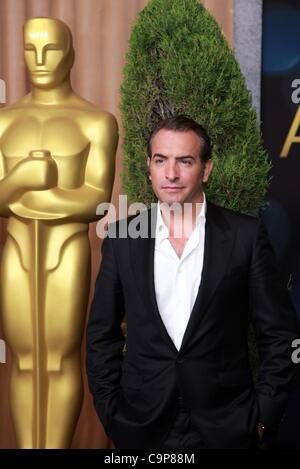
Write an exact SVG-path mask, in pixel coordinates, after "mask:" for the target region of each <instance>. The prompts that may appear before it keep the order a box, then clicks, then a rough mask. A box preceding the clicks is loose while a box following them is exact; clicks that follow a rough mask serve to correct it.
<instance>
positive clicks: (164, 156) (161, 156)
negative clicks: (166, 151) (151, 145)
mask: <svg viewBox="0 0 300 469" xmlns="http://www.w3.org/2000/svg"><path fill="white" fill-rule="evenodd" d="M155 156H158V157H159V158H167V156H166V155H162V154H161V153H154V155H153V158H154V157H155Z"/></svg>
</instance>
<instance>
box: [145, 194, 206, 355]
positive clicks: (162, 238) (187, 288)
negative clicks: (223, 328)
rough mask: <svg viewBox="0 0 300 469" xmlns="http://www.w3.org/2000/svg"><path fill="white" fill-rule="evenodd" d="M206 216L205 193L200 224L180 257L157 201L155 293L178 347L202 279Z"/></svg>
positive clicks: (166, 323) (178, 347) (166, 324)
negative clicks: (172, 242)
mask: <svg viewBox="0 0 300 469" xmlns="http://www.w3.org/2000/svg"><path fill="white" fill-rule="evenodd" d="M205 218H206V198H205V194H204V193H203V204H202V208H201V210H200V212H199V214H198V216H197V220H196V227H195V229H194V231H193V232H192V234H191V236H190V238H189V239H188V241H187V243H186V245H185V247H184V250H183V253H182V255H181V257H180V258H179V257H178V255H177V254H176V252H175V250H174V248H173V246H172V244H171V243H170V241H169V239H168V236H169V230H168V228H167V226H166V224H165V223H164V220H163V218H162V215H161V210H160V204H159V203H158V204H157V221H156V231H155V233H156V234H155V252H154V285H155V294H156V301H157V306H158V309H159V312H160V316H161V319H162V321H163V323H164V325H165V327H166V329H167V332H168V334H169V336H170V337H171V339H172V340H173V342H174V345H175V347H176V348H177V350H179V349H180V347H181V343H182V339H183V336H184V333H185V330H186V327H187V324H188V321H189V319H190V315H191V312H192V309H193V306H194V303H195V300H196V297H197V294H198V289H199V285H200V282H201V275H202V268H203V255H204V239H205Z"/></svg>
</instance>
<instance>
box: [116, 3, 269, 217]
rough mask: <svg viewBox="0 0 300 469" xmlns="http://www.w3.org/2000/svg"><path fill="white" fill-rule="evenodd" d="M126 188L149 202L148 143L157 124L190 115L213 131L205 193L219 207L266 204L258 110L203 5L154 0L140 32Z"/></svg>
mask: <svg viewBox="0 0 300 469" xmlns="http://www.w3.org/2000/svg"><path fill="white" fill-rule="evenodd" d="M121 96H122V102H121V110H122V116H123V126H124V164H125V173H124V174H123V186H124V189H125V192H126V193H127V194H128V196H129V198H130V200H131V201H140V202H146V203H148V204H149V203H150V202H151V201H153V194H152V190H151V188H150V186H149V184H148V181H147V171H146V141H147V138H148V135H149V133H150V131H151V130H152V128H153V127H154V125H155V124H156V123H157V122H158V121H159V120H160V119H161V118H163V117H167V116H169V115H172V114H174V113H177V114H186V115H188V116H190V117H192V118H193V119H195V120H196V121H198V122H199V123H201V124H202V125H203V126H204V127H205V128H206V129H207V131H208V133H209V135H210V137H211V140H212V143H213V159H214V170H213V173H212V175H211V178H210V181H209V183H208V185H207V187H206V189H205V192H206V194H207V196H208V198H209V199H210V200H211V201H213V202H215V203H217V204H218V205H221V206H224V207H228V208H232V209H234V210H238V211H242V212H248V211H250V210H252V209H255V208H259V207H262V206H263V205H264V197H265V193H266V190H267V187H268V183H269V178H268V171H269V163H268V160H267V156H266V153H265V151H264V149H263V147H262V144H261V136H260V131H259V126H258V124H257V120H256V112H255V110H254V109H252V107H251V98H250V95H249V92H248V91H247V89H246V86H245V80H244V77H243V76H242V74H241V72H240V69H239V66H238V64H237V62H236V60H235V58H234V54H233V52H232V50H231V49H230V48H229V47H228V45H227V42H226V40H225V39H224V37H223V35H222V32H221V30H220V27H219V26H218V24H217V23H216V21H215V20H214V18H213V17H212V16H211V15H210V14H209V13H208V12H207V11H206V10H205V9H204V8H203V6H202V5H201V4H199V3H198V1H197V0H150V1H149V3H148V5H147V6H146V8H145V9H144V10H143V11H142V12H141V13H140V14H139V16H138V19H137V22H136V24H135V26H134V28H133V31H132V34H131V38H130V47H129V52H128V54H127V63H126V66H125V70H124V81H123V84H122V87H121Z"/></svg>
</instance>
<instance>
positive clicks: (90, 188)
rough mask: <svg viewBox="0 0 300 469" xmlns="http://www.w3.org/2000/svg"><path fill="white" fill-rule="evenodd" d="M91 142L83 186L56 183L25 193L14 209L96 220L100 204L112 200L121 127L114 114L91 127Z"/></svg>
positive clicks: (25, 213) (23, 213) (34, 215)
mask: <svg viewBox="0 0 300 469" xmlns="http://www.w3.org/2000/svg"><path fill="white" fill-rule="evenodd" d="M87 137H88V138H89V140H90V142H91V146H90V152H89V155H88V158H87V163H86V168H85V178H84V183H83V184H82V186H80V187H79V188H76V189H69V190H67V189H61V188H59V187H55V188H53V189H50V190H45V191H31V192H28V193H27V194H24V196H22V198H21V199H20V201H19V202H18V203H17V204H13V206H12V207H11V209H12V211H13V212H14V213H16V214H17V215H20V216H26V217H28V218H31V217H32V218H44V219H64V220H66V221H80V222H92V221H95V220H97V219H98V218H99V216H97V215H96V208H97V205H98V204H100V203H101V202H109V200H110V196H111V191H112V186H113V181H114V172H115V153H116V148H117V143H118V127H117V123H116V120H115V118H114V117H113V116H112V115H111V114H104V116H103V117H102V118H101V119H100V120H99V122H97V123H95V125H94V126H93V127H91V128H90V129H88V131H87Z"/></svg>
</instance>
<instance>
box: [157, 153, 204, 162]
mask: <svg viewBox="0 0 300 469" xmlns="http://www.w3.org/2000/svg"><path fill="white" fill-rule="evenodd" d="M155 156H157V157H159V158H168V157H167V156H166V155H162V154H161V153H154V155H153V158H154V157H155ZM185 158H191V159H192V160H194V159H195V157H194V156H193V155H182V156H175V159H176V160H183V159H185Z"/></svg>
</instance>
